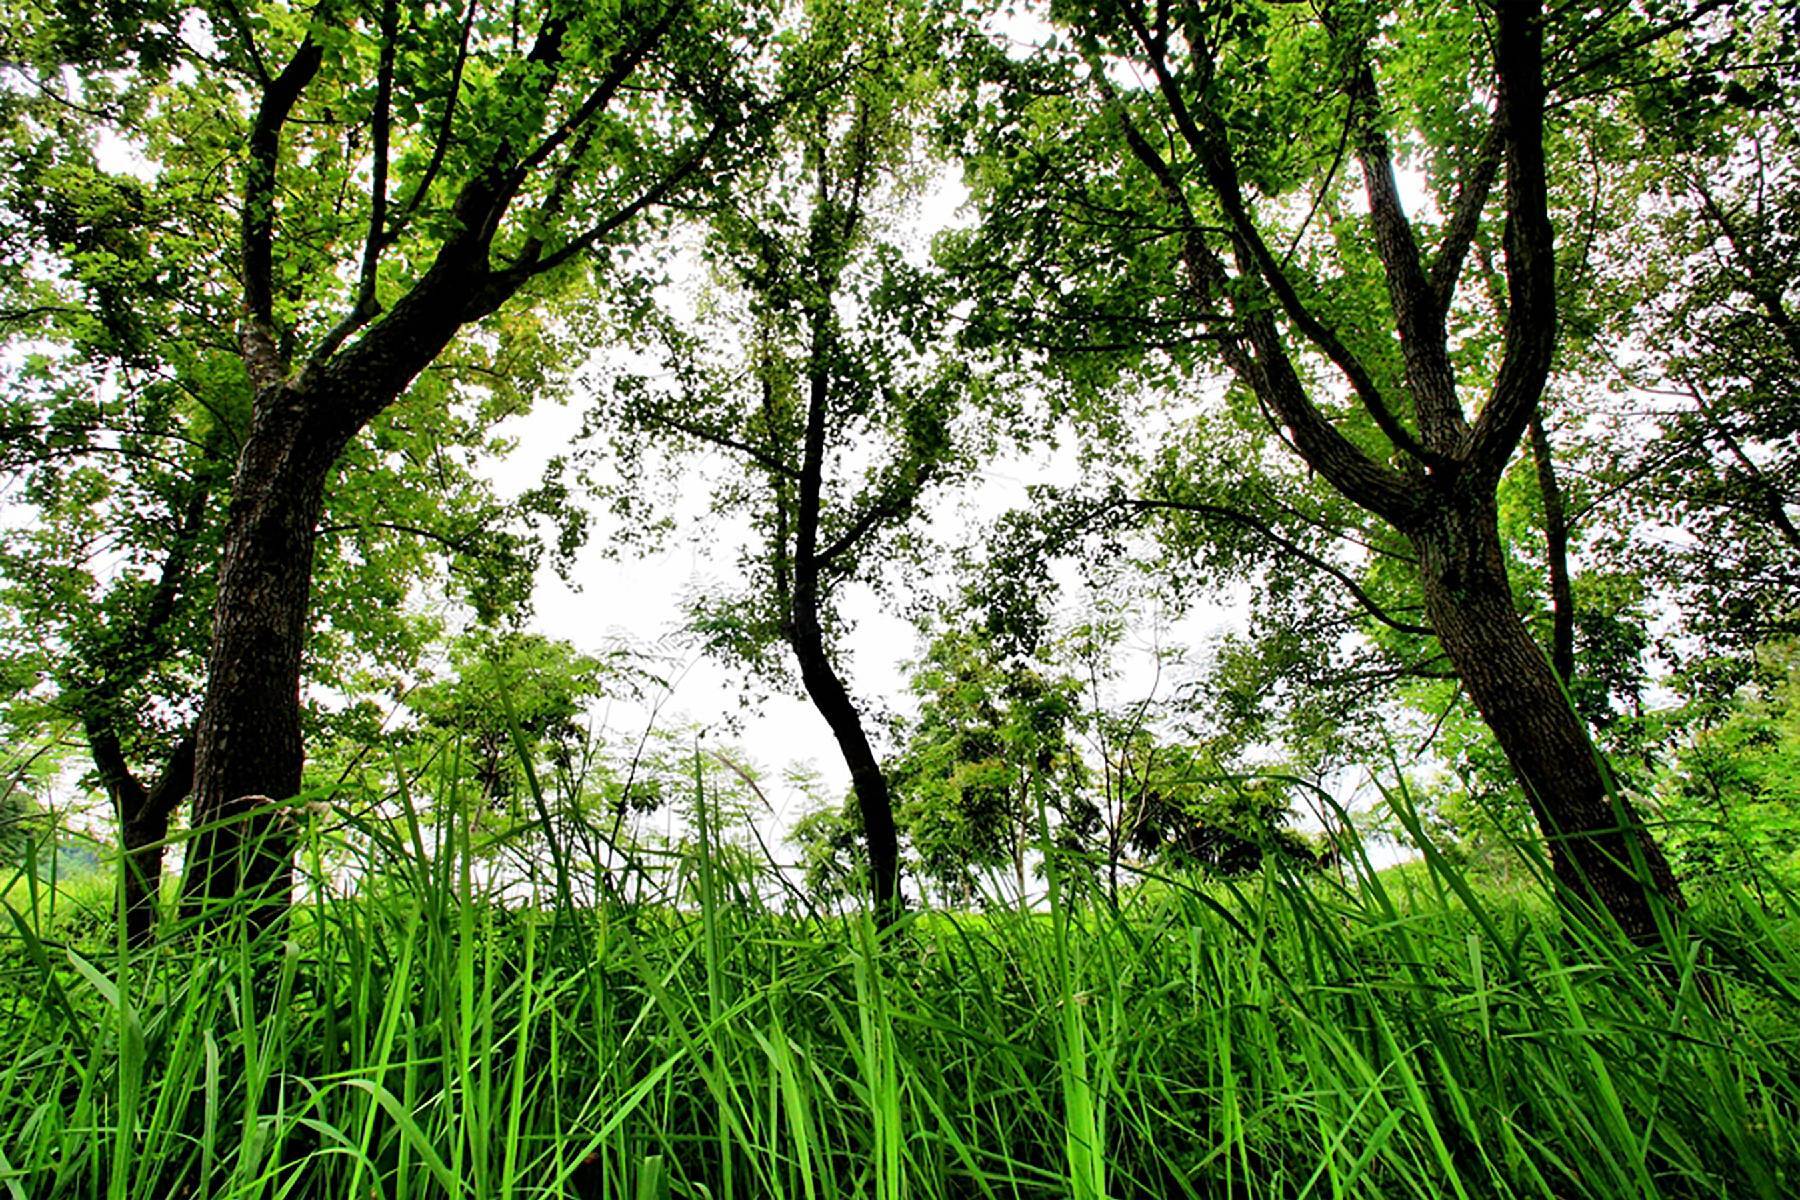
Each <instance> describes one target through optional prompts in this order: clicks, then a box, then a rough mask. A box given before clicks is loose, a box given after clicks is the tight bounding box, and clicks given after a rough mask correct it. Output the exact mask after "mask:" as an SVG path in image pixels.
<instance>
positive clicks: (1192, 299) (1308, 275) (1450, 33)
mask: <svg viewBox="0 0 1800 1200" xmlns="http://www.w3.org/2000/svg"><path fill="white" fill-rule="evenodd" d="M1052 16H1053V17H1054V19H1055V20H1056V21H1057V23H1058V25H1059V27H1060V28H1061V29H1063V30H1065V31H1067V36H1068V37H1069V39H1070V40H1071V42H1072V43H1073V48H1072V49H1071V50H1070V51H1069V52H1068V54H1066V55H1064V56H1062V57H1061V58H1060V60H1057V61H1051V60H1050V59H1049V58H1048V57H1042V58H1040V59H1039V60H1038V61H1036V62H1033V63H1029V64H1026V65H1025V66H1023V67H1014V66H1011V65H1006V64H998V63H997V64H996V69H999V70H1003V71H1005V72H1006V74H1008V75H1009V76H1012V77H1014V78H1015V79H1016V78H1017V77H1019V76H1022V75H1035V76H1039V77H1040V78H1037V79H1036V80H1035V81H1034V86H1033V87H1032V88H1030V89H1027V88H1017V89H1014V90H1011V91H1010V92H1008V94H1007V95H1006V97H1005V98H1004V99H1003V100H1002V101H1001V102H1000V105H999V108H1000V112H999V114H998V116H997V120H998V121H999V127H998V128H997V129H995V130H994V132H993V133H992V134H991V135H990V140H991V142H992V144H993V149H991V150H990V151H989V152H988V153H986V154H985V155H983V157H982V158H981V160H980V162H979V164H978V168H977V170H975V171H974V172H972V174H971V178H972V179H973V180H974V182H975V185H976V186H977V188H978V189H979V194H980V196H981V199H982V202H983V204H984V207H985V208H986V209H987V211H988V212H989V213H990V214H991V215H992V218H991V219H992V228H991V231H990V232H989V233H988V234H987V235H986V237H987V239H988V243H989V244H990V245H991V244H995V243H996V242H1003V243H1010V244H1011V245H1013V246H1015V247H1018V248H1019V249H1020V250H1022V251H1024V252H1025V253H1027V254H1029V255H1030V256H1031V257H1030V259H1029V261H1020V260H1018V259H1015V260H1014V261H1015V263H1016V265H1017V266H1018V268H1019V272H1020V276H1021V277H1022V278H1024V279H1027V280H1030V281H1032V282H1034V283H1036V284H1037V285H1038V287H1039V288H1040V289H1041V290H1040V291H1039V293H1038V294H1040V295H1046V296H1048V297H1049V299H1050V302H1051V303H1052V304H1055V303H1056V302H1057V301H1058V300H1059V299H1060V298H1062V297H1065V296H1068V295H1074V296H1077V297H1079V298H1080V299H1081V300H1082V301H1083V303H1084V304H1085V305H1086V306H1087V308H1088V310H1089V311H1092V312H1096V313H1098V314H1100V315H1101V316H1102V317H1104V318H1107V319H1111V318H1113V317H1114V316H1115V314H1116V319H1117V322H1118V323H1119V324H1121V325H1126V324H1129V325H1130V327H1131V328H1134V329H1136V330H1138V331H1139V333H1140V340H1139V341H1138V343H1137V344H1138V345H1139V346H1140V347H1142V346H1143V345H1144V342H1143V341H1142V339H1141V331H1142V330H1143V329H1145V328H1147V327H1150V326H1157V327H1160V328H1163V329H1165V330H1171V331H1173V333H1172V334H1171V338H1174V337H1175V336H1176V335H1185V336H1184V337H1183V339H1182V340H1184V341H1185V342H1186V344H1187V346H1188V347H1189V348H1190V349H1189V350H1188V352H1187V353H1186V356H1185V358H1184V359H1183V360H1182V361H1184V362H1189V363H1191V362H1193V361H1194V354H1193V352H1192V351H1191V346H1192V345H1193V343H1195V342H1196V341H1198V340H1199V339H1202V338H1203V339H1205V340H1206V341H1207V342H1208V343H1209V344H1210V346H1211V348H1212V352H1213V353H1215V354H1216V355H1217V360H1218V361H1220V362H1222V363H1223V364H1224V366H1225V367H1226V368H1227V369H1228V370H1229V372H1230V375H1231V377H1232V379H1233V380H1234V381H1235V383H1236V386H1238V387H1240V388H1242V389H1243V390H1244V391H1245V392H1246V393H1248V394H1249V395H1250V396H1251V397H1253V398H1254V400H1255V402H1256V404H1257V405H1258V406H1259V407H1260V408H1261V410H1262V411H1263V413H1264V416H1265V419H1266V420H1267V422H1268V424H1269V427H1270V428H1271V429H1272V430H1274V431H1276V432H1277V434H1278V436H1279V437H1280V438H1281V439H1282V440H1283V441H1284V442H1286V443H1287V444H1288V446H1289V447H1290V448H1291V449H1292V450H1293V452H1295V453H1296V454H1298V455H1299V456H1300V457H1301V458H1302V459H1303V460H1304V461H1305V462H1306V463H1307V465H1308V467H1309V468H1310V469H1312V470H1314V471H1316V472H1318V474H1319V475H1320V476H1321V477H1322V478H1323V479H1324V480H1325V481H1326V482H1328V483H1329V484H1330V485H1331V486H1332V487H1333V488H1334V489H1336V490H1337V491H1338V492H1339V493H1340V494H1342V495H1343V496H1344V497H1345V498H1347V499H1348V500H1349V501H1351V502H1352V503H1354V504H1355V505H1356V506H1357V507H1359V508H1361V509H1363V510H1366V511H1367V512H1369V513H1371V514H1373V515H1374V516H1376V517H1378V518H1379V519H1380V520H1381V521H1382V522H1384V523H1385V524H1386V525H1387V526H1389V527H1391V528H1392V529H1393V530H1394V531H1396V532H1397V533H1398V534H1399V535H1400V536H1401V537H1402V538H1403V539H1404V540H1405V543H1406V547H1407V550H1408V553H1409V556H1410V557H1411V558H1412V559H1413V560H1414V561H1413V569H1414V570H1415V572H1416V578H1417V581H1418V586H1419V588H1420V591H1421V595H1422V598H1423V605H1424V615H1425V622H1424V624H1426V625H1427V626H1428V627H1429V629H1430V631H1431V634H1432V636H1433V637H1434V638H1435V640H1436V641H1437V643H1438V645H1439V646H1441V648H1442V650H1443V652H1444V654H1445V656H1446V657H1447V658H1448V659H1449V661H1450V663H1451V665H1452V666H1453V668H1454V669H1455V671H1456V674H1457V676H1458V677H1459V679H1460V680H1461V682H1462V685H1463V686H1464V688H1465V689H1466V690H1467V692H1468V694H1469V696H1470V697H1471V699H1472V700H1473V702H1474V704H1475V706H1476V707H1477V708H1478V709H1479V710H1480V712H1481V713H1482V715H1483V718H1484V719H1485V721H1486V723H1487V725H1488V727H1489V728H1490V729H1491V730H1492V731H1493V734H1494V737H1495V739H1496V741H1497V742H1498V743H1499V744H1500V746H1501V747H1502V748H1503V749H1504V751H1505V753H1506V756H1507V758H1508V760H1509V761H1510V762H1511V764H1512V766H1513V769H1514V770H1515V771H1516V772H1517V773H1518V776H1519V778H1520V780H1521V783H1522V785H1523V787H1524V789H1525V792H1526V794H1527V797H1528V799H1529V801H1530V804H1531V806H1532V810H1533V813H1534V815H1535V817H1536V819H1537V822H1538V824H1539V826H1540V828H1541V829H1542V830H1543V832H1544V834H1545V836H1546V837H1547V839H1548V841H1549V845H1550V849H1551V856H1552V859H1553V861H1554V864H1555V867H1556V872H1557V876H1558V878H1559V879H1560V880H1561V882H1562V884H1563V885H1564V886H1563V889H1562V890H1563V893H1564V894H1565V896H1566V897H1567V898H1568V899H1569V900H1570V901H1571V902H1572V903H1574V904H1575V905H1577V906H1578V907H1586V906H1587V905H1589V904H1592V905H1597V906H1599V907H1601V908H1603V909H1604V910H1606V911H1607V912H1609V913H1610V914H1611V916H1612V918H1613V919H1615V920H1616V921H1617V922H1618V923H1619V925H1620V926H1621V927H1622V928H1623V929H1624V930H1625V931H1626V932H1628V933H1629V934H1630V935H1631V936H1632V937H1634V938H1639V939H1650V938H1654V937H1655V936H1657V932H1658V917H1657V914H1658V909H1659V907H1661V906H1676V907H1679V905H1680V904H1681V895H1680V890H1679V888H1678V886H1677V884H1676V882H1675V879H1674V876H1673V874H1672V873H1671V872H1670V870H1669V868H1668V864H1667V862H1666V860H1665V859H1664V857H1663V855H1662V854H1661V852H1660V851H1659V850H1658V848H1657V847H1656V845H1655V843H1654V842H1653V841H1652V840H1651V839H1650V838H1649V837H1648V836H1647V834H1646V833H1645V831H1644V829H1643V826H1642V823H1641V821H1640V820H1639V819H1638V818H1637V816H1636V815H1635V813H1634V812H1633V810H1632V806H1631V804H1630V801H1629V799H1628V798H1627V797H1625V796H1624V795H1622V794H1620V793H1619V792H1618V791H1617V790H1616V789H1615V788H1613V787H1612V786H1611V784H1610V782H1609V779H1608V776H1607V773H1606V770H1605V767H1604V765H1603V763H1602V762H1601V760H1600V759H1599V757H1598V755H1597V754H1596V752H1595V750H1594V747H1593V746H1592V744H1591V741H1590V739H1589V737H1588V734H1587V731H1586V729H1585V728H1584V727H1583V724H1582V721H1581V719H1580V718H1579V716H1578V715H1577V714H1576V713H1575V712H1574V711H1573V710H1572V709H1571V707H1570V706H1569V704H1568V702H1567V701H1566V699H1565V697H1564V694H1563V689H1562V686H1561V682H1560V681H1559V679H1558V677H1557V675H1556V673H1555V671H1554V670H1553V669H1552V667H1551V666H1550V664H1549V662H1548V661H1547V660H1546V659H1545V656H1544V654H1543V652H1542V651H1541V650H1540V648H1539V646H1538V644H1537V643H1536V641H1535V640H1534V639H1533V637H1532V635H1531V633H1530V631H1529V629H1528V628H1527V627H1526V625H1525V624H1524V622H1523V621H1522V620H1521V618H1520V616H1519V613H1518V610H1517V607H1516V605H1515V603H1514V599H1513V595H1512V592H1511V587H1510V584H1509V581H1508V578H1507V574H1506V569H1505V553H1504V546H1503V543H1502V540H1501V537H1500V533H1499V519H1498V507H1497V498H1496V494H1497V489H1498V486H1499V483H1500V479H1501V476H1502V474H1503V472H1504V471H1505V468H1506V466H1507V463H1508V461H1509V460H1510V458H1511V457H1512V455H1513V453H1514V451H1515V449H1516V448H1517V447H1518V445H1519V442H1520V440H1521V438H1522V437H1523V436H1524V434H1525V432H1526V430H1527V427H1528V426H1529V424H1530V422H1531V419H1532V417H1533V415H1534V414H1535V413H1536V412H1537V410H1538V406H1539V403H1540V400H1541V397H1542V393H1543V388H1544V383H1545V380H1546V378H1547V375H1548V372H1549V370H1550V365H1551V360H1552V357H1553V354H1554V352H1555V348H1556V344H1557V286H1556V267H1555V255H1554V231H1553V228H1552V224H1551V220H1550V208H1549V195H1548V187H1547V177H1546V171H1547V162H1546V152H1547V151H1546V147H1547V145H1548V144H1549V143H1548V140H1547V137H1548V135H1547V133H1546V125H1545V114H1546V103H1547V87H1548V86H1550V85H1555V84H1566V83H1568V82H1569V81H1570V80H1572V79H1578V78H1579V77H1580V73H1581V69H1582V61H1581V56H1582V55H1583V54H1584V53H1586V51H1587V47H1586V46H1585V44H1584V43H1585V42H1586V41H1587V40H1588V39H1589V38H1590V37H1594V36H1597V35H1599V34H1601V33H1606V34H1608V35H1610V34H1611V33H1612V32H1613V31H1612V30H1611V29H1610V27H1609V26H1606V25H1605V21H1606V19H1607V18H1606V15H1605V14H1602V15H1601V16H1600V17H1597V18H1594V20H1597V21H1600V22H1601V23H1602V24H1601V26H1600V27H1599V28H1596V27H1593V26H1591V25H1589V24H1588V23H1587V22H1588V20H1589V18H1588V17H1586V16H1581V17H1576V16H1575V15H1573V14H1569V13H1560V14H1559V15H1558V20H1557V21H1556V22H1555V23H1554V24H1552V23H1550V22H1547V21H1546V19H1545V16H1544V14H1543V11H1542V9H1541V7H1540V6H1538V5H1536V4H1530V3H1518V4H1511V3H1509V4H1503V5H1498V6H1496V7H1494V8H1493V9H1491V10H1480V11H1465V10H1457V11H1456V12H1454V13H1452V12H1448V11H1444V10H1441V9H1423V8H1422V9H1418V10H1415V9H1413V8H1412V7H1410V6H1404V5H1402V6H1396V7H1394V8H1392V9H1388V8H1385V7H1381V6H1360V5H1357V6H1352V5H1330V6H1323V7H1319V8H1316V9H1314V8H1309V9H1304V10H1301V9H1295V8H1293V7H1292V6H1284V5H1268V6H1263V5H1255V4H1242V5H1235V4H1234V5H1219V6H1213V5H1182V6H1167V5H1157V6H1151V5H1146V4H1142V3H1139V2H1138V0H1122V2H1121V3H1118V4H1116V5H1113V4H1109V5H1105V6H1091V5H1079V4H1068V5H1057V6H1054V7H1053V9H1052ZM1547 32H1548V33H1550V34H1552V35H1554V36H1553V39H1552V40H1551V42H1550V43H1549V45H1548V47H1547V46H1546V34H1547ZM1052 71H1061V72H1062V73H1063V75H1062V78H1063V80H1064V84H1063V86H1060V87H1051V86H1047V85H1046V81H1045V80H1044V79H1043V78H1041V77H1042V76H1045V75H1047V74H1050V73H1051V72H1052ZM1408 78H1411V79H1413V80H1415V81H1418V82H1417V83H1416V84H1415V86H1413V87H1411V88H1408V87H1406V86H1405V84H1404V83H1403V82H1401V81H1404V80H1406V79H1408ZM1426 81H1428V82H1426ZM1040 98H1041V99H1040ZM1051 113H1054V114H1055V116H1054V117H1051V115H1050V114H1051ZM1070 124H1074V125H1075V126H1076V127H1077V129H1078V133H1075V134H1070V133H1067V132H1063V130H1065V129H1066V128H1067V126H1068V125H1070ZM1049 128H1055V129H1057V130H1058V132H1057V133H1056V134H1055V135H1054V136H1051V137H1046V136H1044V134H1043V131H1044V130H1045V129H1049ZM1277 129H1279V130H1287V131H1289V132H1290V133H1291V134H1292V136H1291V137H1289V138H1285V139H1280V140H1277V139H1274V138H1271V137H1269V136H1268V131H1270V130H1277ZM1414 148H1416V149H1414ZM1351 163H1353V164H1354V172H1352V171H1351V169H1350V167H1349V164H1351ZM1406 169H1410V171H1411V172H1412V173H1413V175H1414V177H1417V176H1422V177H1423V178H1422V183H1423V190H1424V192H1425V196H1426V197H1427V198H1428V199H1426V200H1425V201H1424V202H1423V203H1415V204H1414V205H1413V206H1412V208H1413V211H1412V212H1410V213H1409V211H1408V206H1407V203H1406V200H1405V196H1404V192H1403V189H1402V183H1401V180H1402V178H1403V177H1404V175H1405V171H1406ZM1352 174H1354V175H1356V176H1360V178H1359V179H1357V180H1356V182H1357V183H1359V184H1360V189H1359V190H1360V192H1361V197H1360V200H1357V201H1354V202H1353V201H1352V200H1351V198H1350V191H1349V189H1350V186H1351V181H1350V178H1349V177H1350V176H1351V175H1352ZM1070 181H1076V182H1077V183H1078V184H1079V185H1080V186H1077V187H1075V188H1073V189H1071V188H1070V186H1069V182H1070ZM1071 191H1072V192H1073V193H1074V194H1073V195H1071V194H1070V193H1071ZM1071 215H1072V219H1068V220H1067V221H1066V223H1065V224H1062V225H1058V224H1057V222H1059V221H1065V219H1066V218H1070V217H1071ZM1315 219H1316V220H1315ZM1076 234H1081V235H1083V239H1084V240H1078V239H1077V238H1076V236H1075V235H1076ZM1496 238H1497V239H1498V241H1499V243H1500V253H1499V255H1498V258H1499V261H1500V262H1501V264H1502V266H1501V269H1500V271H1499V274H1500V275H1501V276H1502V277H1503V288H1502V291H1503V297H1504V306H1503V307H1499V308H1496V307H1495V306H1492V305H1487V304H1484V303H1483V302H1482V297H1480V296H1477V295H1472V294H1469V293H1468V292H1467V290H1466V289H1459V283H1460V282H1462V281H1463V279H1464V277H1465V275H1466V274H1468V273H1469V269H1470V262H1471V259H1472V257H1474V258H1477V259H1478V258H1479V257H1481V256H1480V255H1476V256H1472V254H1471V251H1472V250H1476V249H1478V248H1479V249H1481V250H1482V251H1483V254H1485V253H1486V248H1487V247H1488V246H1489V245H1491V244H1492V243H1493V242H1494V241H1495V240H1496ZM1102 272H1103V273H1104V274H1105V275H1107V276H1110V277H1111V278H1112V279H1114V280H1117V281H1119V282H1118V283H1117V285H1116V286H1113V285H1108V284H1106V283H1105V282H1104V280H1103V279H1102V278H1101V276H1100V274H1099V273H1102ZM1097 323H1098V321H1095V322H1090V324H1097ZM1196 331H1197V332H1196ZM1137 354H1138V355H1139V356H1142V355H1143V354H1144V351H1143V350H1142V349H1140V350H1139V351H1137ZM1471 400H1477V401H1478V403H1477V404H1475V405H1474V406H1473V407H1474V411H1473V413H1471V412H1470V407H1471V406H1470V404H1469V402H1470V401H1471Z"/></svg>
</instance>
